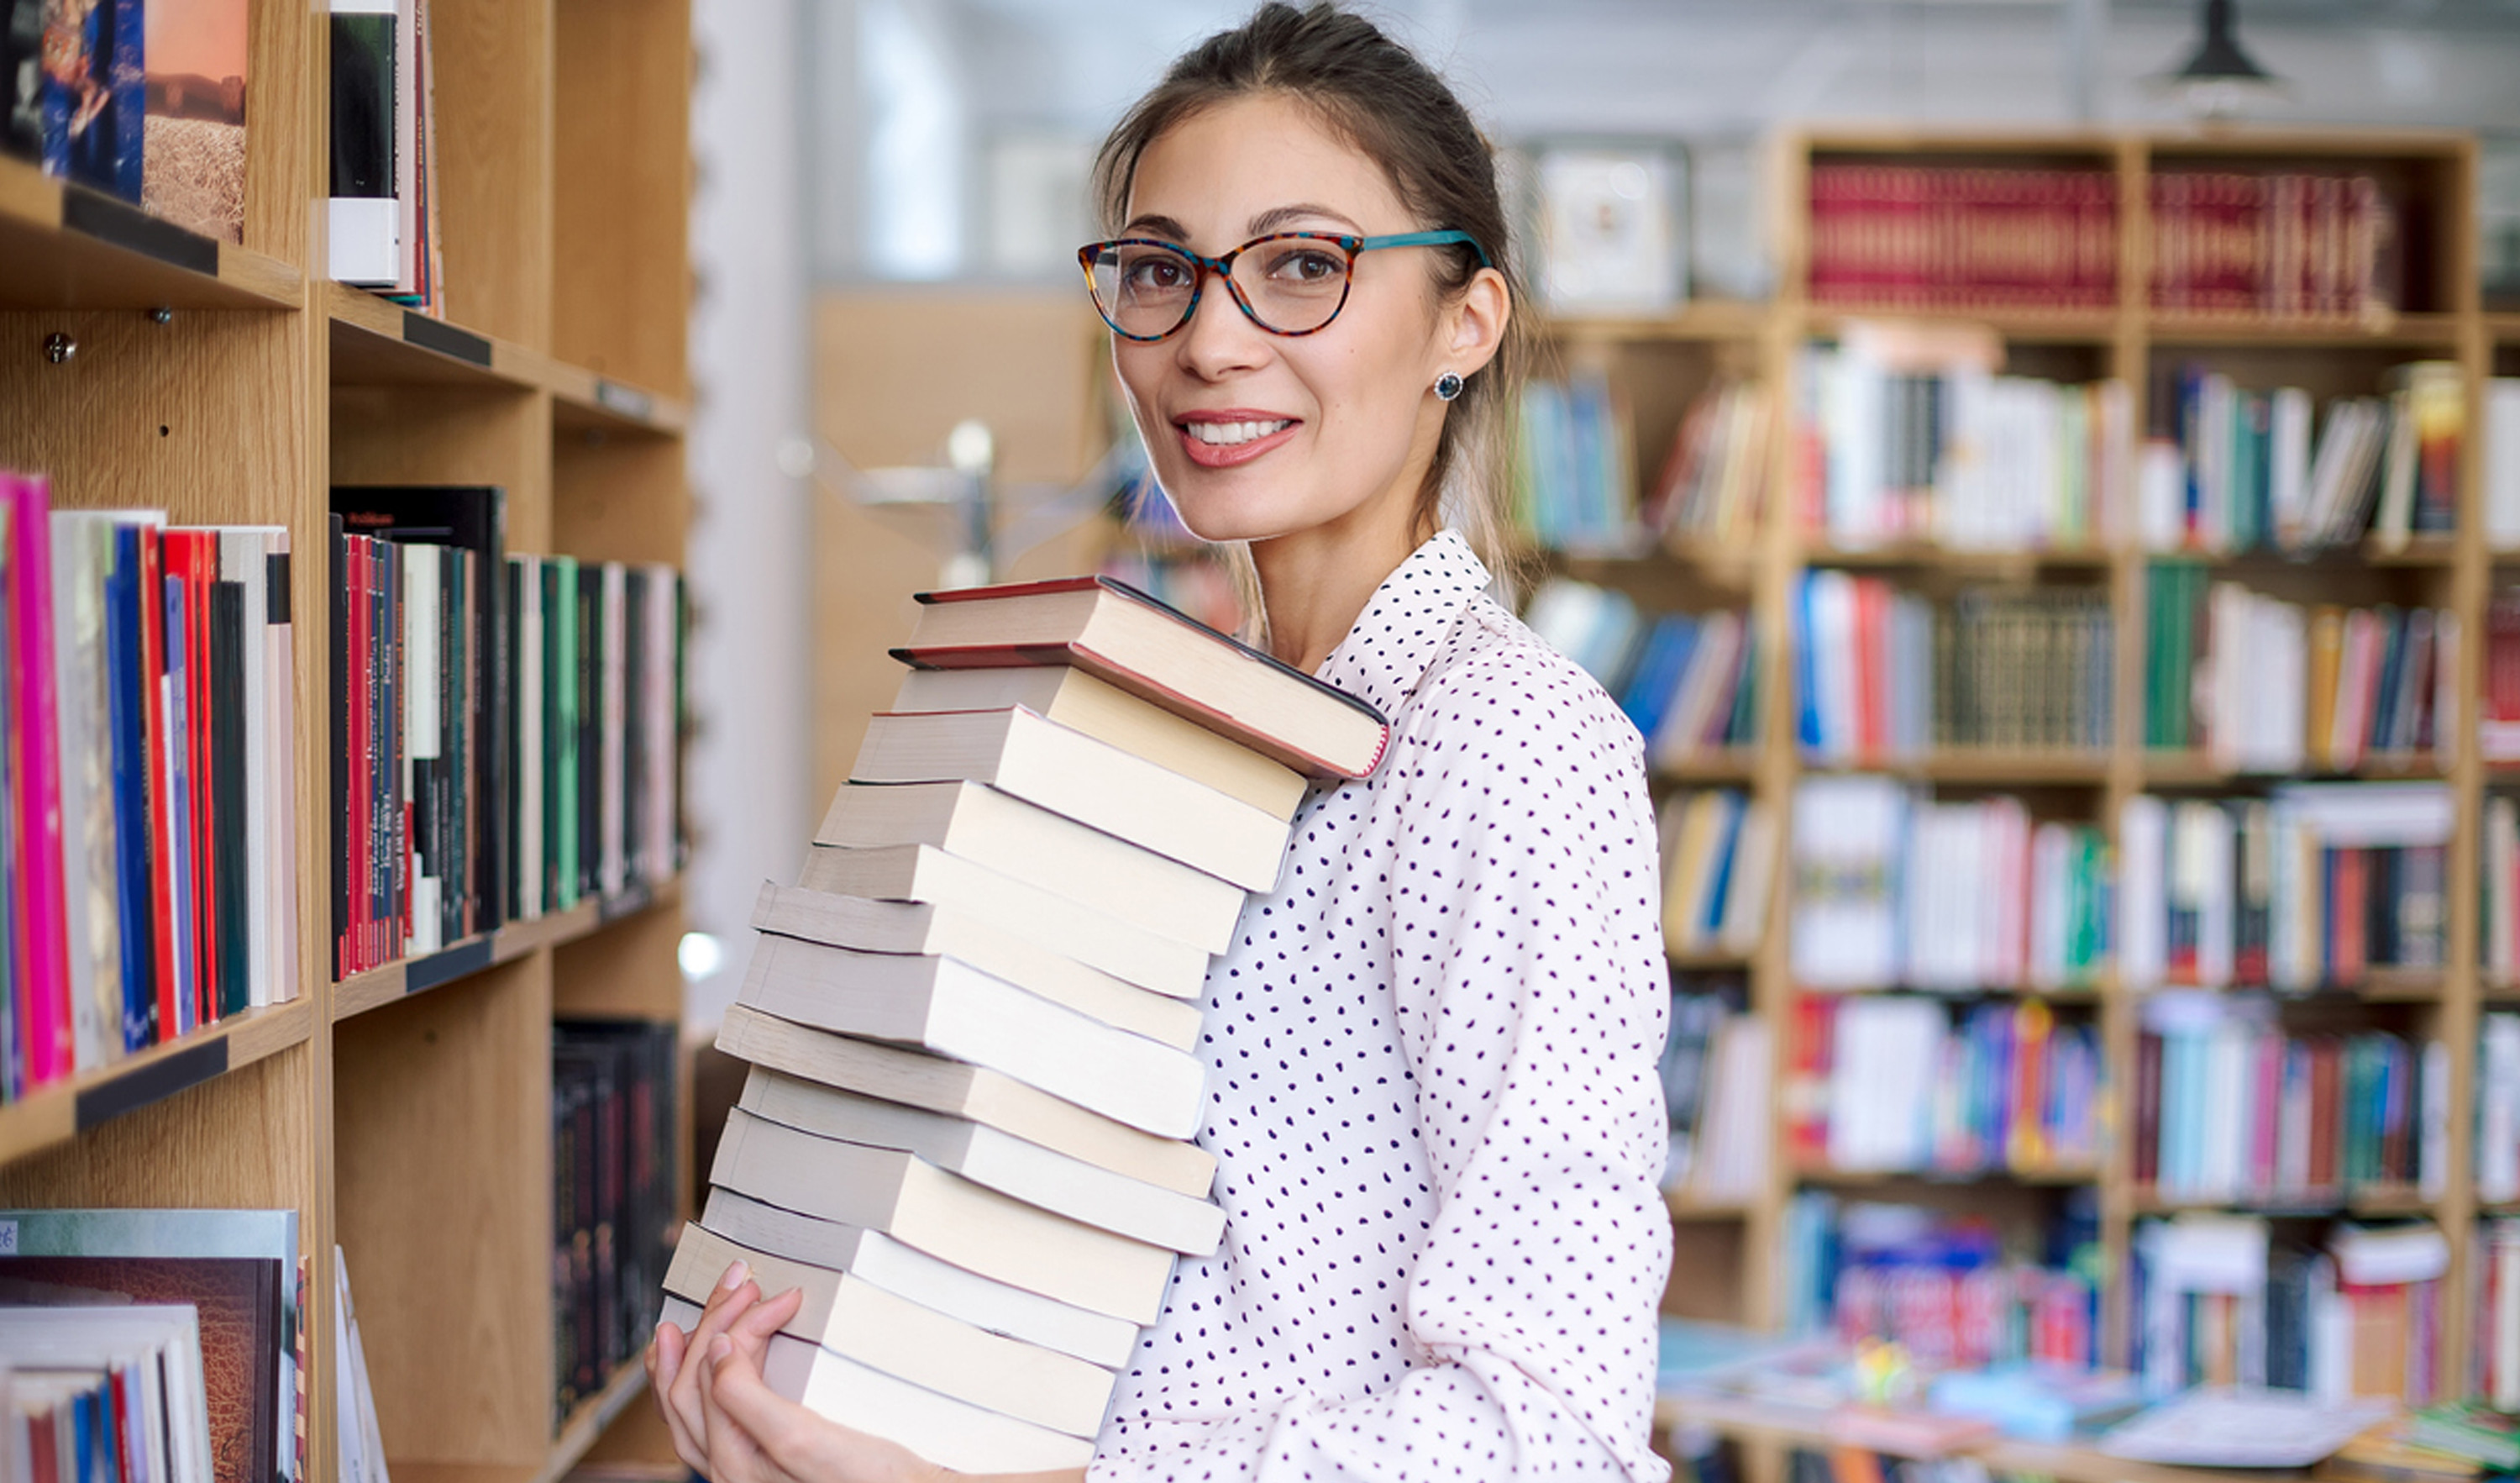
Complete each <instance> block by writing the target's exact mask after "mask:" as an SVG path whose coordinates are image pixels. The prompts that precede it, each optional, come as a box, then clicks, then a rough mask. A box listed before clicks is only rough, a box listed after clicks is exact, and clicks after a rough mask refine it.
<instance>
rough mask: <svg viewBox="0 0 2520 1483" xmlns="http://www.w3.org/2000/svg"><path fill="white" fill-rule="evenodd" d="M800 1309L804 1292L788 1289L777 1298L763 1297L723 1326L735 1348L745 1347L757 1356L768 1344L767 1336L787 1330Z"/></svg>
mask: <svg viewBox="0 0 2520 1483" xmlns="http://www.w3.org/2000/svg"><path fill="white" fill-rule="evenodd" d="M804 1306H805V1289H804V1288H802V1287H790V1288H788V1289H787V1291H785V1292H783V1293H781V1294H779V1295H778V1296H777V1297H771V1298H763V1299H762V1300H761V1301H760V1302H758V1303H755V1304H753V1305H752V1306H751V1307H750V1308H748V1309H745V1310H744V1312H743V1313H742V1316H741V1317H739V1318H737V1319H736V1321H735V1322H734V1323H732V1324H729V1325H728V1326H727V1327H726V1336H727V1337H728V1338H731V1339H733V1340H735V1342H736V1347H738V1348H745V1347H747V1346H748V1347H750V1348H751V1349H752V1350H753V1352H754V1353H755V1354H756V1355H757V1354H758V1353H759V1352H760V1350H761V1348H762V1347H763V1346H765V1345H767V1344H768V1343H769V1342H770V1336H771V1335H772V1334H774V1333H777V1332H778V1331H779V1330H780V1329H782V1328H785V1327H787V1322H788V1321H789V1320H790V1319H793V1318H794V1317H795V1316H796V1312H797V1310H798V1309H800V1308H803V1307H804Z"/></svg>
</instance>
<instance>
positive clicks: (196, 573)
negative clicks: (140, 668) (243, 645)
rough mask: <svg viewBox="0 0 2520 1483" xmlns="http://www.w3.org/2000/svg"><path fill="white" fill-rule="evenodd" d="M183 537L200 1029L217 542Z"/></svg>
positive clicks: (205, 994) (210, 991) (212, 802)
mask: <svg viewBox="0 0 2520 1483" xmlns="http://www.w3.org/2000/svg"><path fill="white" fill-rule="evenodd" d="M177 534H180V535H181V536H182V538H183V543H184V544H183V553H184V611H185V613H186V614H187V619H186V625H185V626H186V629H187V632H186V634H185V642H186V653H185V658H184V668H185V675H186V681H187V683H188V684H189V685H191V686H192V688H193V689H192V694H193V704H192V717H191V720H192V736H191V738H190V739H189V746H190V752H189V755H190V756H191V757H192V759H193V760H192V769H193V775H192V790H193V915H194V920H195V921H196V923H197V926H198V930H197V931H196V932H195V934H194V937H195V941H196V943H197V944H198V951H199V952H200V954H201V971H200V972H199V973H197V974H195V975H194V978H193V983H194V1002H195V1011H194V1012H195V1014H196V1015H197V1016H198V1019H199V1022H200V1023H202V1024H205V1025H206V1024H209V1023H210V1022H211V1021H213V1020H215V1019H217V1018H218V1017H219V999H220V993H219V989H220V984H219V963H220V951H219V913H218V900H219V898H218V875H217V870H218V852H217V851H216V850H215V849H214V848H213V847H212V846H213V843H214V841H215V840H216V839H217V838H218V830H219V823H218V804H217V799H218V793H217V789H216V786H215V785H216V783H217V780H218V770H217V768H216V767H214V766H213V765H212V762H211V757H210V736H211V717H212V715H213V714H214V713H215V712H216V711H217V709H218V700H219V697H218V696H217V695H216V694H215V693H214V692H213V691H212V690H211V689H210V589H211V588H212V586H213V585H215V584H216V583H217V581H218V572H219V547H218V537H217V536H216V535H215V534H213V533H211V532H209V531H206V530H188V531H182V532H177Z"/></svg>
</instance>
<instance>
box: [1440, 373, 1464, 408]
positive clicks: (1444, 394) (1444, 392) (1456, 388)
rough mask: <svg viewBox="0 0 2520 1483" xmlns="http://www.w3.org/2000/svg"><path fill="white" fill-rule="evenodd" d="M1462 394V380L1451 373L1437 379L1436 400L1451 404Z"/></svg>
mask: <svg viewBox="0 0 2520 1483" xmlns="http://www.w3.org/2000/svg"><path fill="white" fill-rule="evenodd" d="M1461 394H1462V378H1461V377H1460V376H1459V375H1458V374H1456V373H1454V372H1451V371H1447V372H1445V373H1444V374H1443V375H1441V376H1439V377H1437V378H1435V400H1437V401H1439V402H1449V401H1451V400H1452V399H1453V398H1455V397H1457V396H1459V395H1461Z"/></svg>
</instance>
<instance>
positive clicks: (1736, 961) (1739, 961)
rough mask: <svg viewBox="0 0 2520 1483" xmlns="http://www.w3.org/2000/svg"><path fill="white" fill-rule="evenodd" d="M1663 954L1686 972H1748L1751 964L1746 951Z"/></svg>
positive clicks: (1680, 970) (1675, 967) (1677, 967)
mask: <svg viewBox="0 0 2520 1483" xmlns="http://www.w3.org/2000/svg"><path fill="white" fill-rule="evenodd" d="M1663 956H1664V957H1665V958H1666V959H1668V960H1670V963H1671V966H1672V967H1673V968H1674V969H1675V970H1677V971H1679V972H1684V973H1723V972H1734V971H1738V972H1747V971H1749V968H1750V964H1751V958H1750V955H1748V954H1746V953H1724V952H1714V953H1682V952H1677V951H1675V952H1668V953H1665V954H1664V955H1663Z"/></svg>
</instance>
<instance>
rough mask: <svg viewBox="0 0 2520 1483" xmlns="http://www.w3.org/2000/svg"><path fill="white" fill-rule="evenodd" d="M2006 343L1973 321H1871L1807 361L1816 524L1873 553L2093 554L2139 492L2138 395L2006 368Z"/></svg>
mask: <svg viewBox="0 0 2520 1483" xmlns="http://www.w3.org/2000/svg"><path fill="white" fill-rule="evenodd" d="M2002 365H2003V344H2002V342H2001V341H2000V340H1999V339H1997V337H1995V336H1994V334H1993V333H1992V332H1990V331H1986V330H1983V329H1977V328H1973V327H1968V326H1960V325H1915V324H1883V323H1875V322H1870V321H1856V322H1852V323H1850V324H1848V325H1847V326H1846V327H1845V328H1844V330H1843V331H1842V332H1841V333H1840V335H1839V338H1838V341H1837V343H1836V344H1835V345H1833V346H1832V345H1813V346H1811V347H1809V348H1807V349H1806V350H1804V352H1803V357H1802V368H1801V370H1802V375H1801V382H1800V384H1801V387H1802V402H1801V405H1800V407H1799V409H1798V420H1799V428H1798V441H1799V442H1800V443H1802V444H1803V446H1805V447H1806V448H1808V449H1809V450H1810V456H1811V458H1812V460H1813V462H1815V463H1816V464H1817V472H1818V477H1817V479H1816V480H1814V481H1813V482H1812V483H1811V484H1809V485H1808V486H1807V487H1806V489H1805V491H1804V495H1803V497H1802V499H1801V500H1799V501H1798V504H1799V506H1800V514H1801V517H1802V519H1803V522H1804V524H1805V525H1806V526H1807V527H1808V528H1809V529H1811V530H1812V531H1813V532H1814V533H1815V534H1816V535H1818V536H1820V537H1821V538H1823V539H1824V540H1827V541H1829V542H1831V543H1833V544H1836V545H1839V546H1843V547H1850V548H1862V547H1870V546H1881V545H1887V544H1895V543H1900V542H1912V541H1916V542H1934V543H1937V544H1940V545H1943V546H1946V547H1951V548H1954V549H1959V550H1981V551H1984V550H1994V551H2038V550H2056V549H2062V550H2083V549H2090V548H2094V547H2097V546H2099V545H2101V544H2102V543H2103V542H2104V541H2106V540H2108V539H2110V538H2111V537H2112V536H2113V535H2114V533H2115V532H2116V530H2117V529H2118V526H2119V522H2120V519H2121V517H2120V515H2119V511H2120V510H2121V509H2122V508H2123V507H2124V505H2125V503H2126V498H2127V494H2128V489H2127V484H2128V480H2129V465H2128V459H2129V457H2130V454H2131V451H2132V448H2133V442H2132V433H2133V426H2132V419H2133V416H2134V403H2133V400H2132V398H2131V397H2130V396H2129V394H2128V391H2127V387H2126V385H2125V383H2124V382H2097V383H2095V384H2092V385H2085V386H2073V385H2064V384H2060V383H2058V382H2047V381H2039V380H2035V379H2032V378H2029V377H2019V376H2003V375H2000V374H1998V372H1999V368H2000V367H2001V366H2002Z"/></svg>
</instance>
